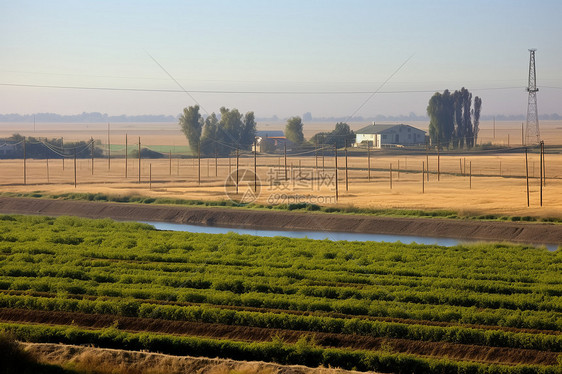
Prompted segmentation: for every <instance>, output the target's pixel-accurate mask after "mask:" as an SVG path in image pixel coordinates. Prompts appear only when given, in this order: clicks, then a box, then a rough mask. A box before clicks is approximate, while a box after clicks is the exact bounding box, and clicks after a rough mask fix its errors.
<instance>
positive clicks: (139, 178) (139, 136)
mask: <svg viewBox="0 0 562 374" xmlns="http://www.w3.org/2000/svg"><path fill="white" fill-rule="evenodd" d="M140 182H141V141H140V136H139V183H140Z"/></svg>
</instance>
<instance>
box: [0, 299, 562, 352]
mask: <svg viewBox="0 0 562 374" xmlns="http://www.w3.org/2000/svg"><path fill="white" fill-rule="evenodd" d="M0 307H4V308H26V309H34V310H60V311H72V312H82V313H99V314H111V315H122V316H128V317H140V318H154V319H164V320H180V321H191V322H205V323H222V324H227V325H239V326H251V327H264V328H276V329H289V330H303V331H310V332H327V333H342V334H359V335H367V336H373V337H385V338H403V339H411V340H422V341H436V342H439V341H444V342H451V343H460V344H476V345H483V346H496V347H509V348H526V349H538V350H547V351H554V352H562V335H547V334H531V333H519V332H511V331H501V330H484V329H476V328H468V327H463V326H426V325H415V324H405V323H396V322H384V321H373V320H364V319H359V318H348V319H344V318H333V317H322V316H310V315H294V314H288V313H268V312H266V313H262V312H252V311H237V310H229V309H221V308H216V307H210V306H205V305H203V306H201V305H197V306H178V305H154V304H150V303H140V302H138V301H133V300H120V301H102V300H96V301H94V300H69V299H58V298H42V297H29V296H23V297H20V296H12V295H2V296H0Z"/></svg>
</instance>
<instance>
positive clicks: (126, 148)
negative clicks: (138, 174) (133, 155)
mask: <svg viewBox="0 0 562 374" xmlns="http://www.w3.org/2000/svg"><path fill="white" fill-rule="evenodd" d="M128 152H129V145H128V144H127V134H125V179H127V169H128V166H129V158H128V157H129V156H128V154H127V153H128Z"/></svg>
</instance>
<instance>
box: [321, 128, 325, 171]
mask: <svg viewBox="0 0 562 374" xmlns="http://www.w3.org/2000/svg"><path fill="white" fill-rule="evenodd" d="M320 149H321V150H322V171H324V136H322V143H320Z"/></svg>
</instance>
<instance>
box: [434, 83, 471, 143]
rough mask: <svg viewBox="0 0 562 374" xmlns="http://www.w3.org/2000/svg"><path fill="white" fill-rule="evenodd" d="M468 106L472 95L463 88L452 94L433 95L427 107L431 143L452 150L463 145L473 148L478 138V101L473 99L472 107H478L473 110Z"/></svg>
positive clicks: (446, 92) (447, 91) (447, 92)
mask: <svg viewBox="0 0 562 374" xmlns="http://www.w3.org/2000/svg"><path fill="white" fill-rule="evenodd" d="M471 105H472V94H471V93H470V91H468V90H467V89H466V88H464V87H463V88H461V89H460V91H455V92H454V93H453V94H451V93H450V92H449V90H445V91H444V92H443V93H442V94H441V93H439V92H436V93H435V94H434V95H433V96H432V97H431V99H429V104H428V106H427V114H428V115H429V118H430V122H429V136H430V138H431V143H432V144H433V145H435V144H440V145H441V146H445V147H447V146H449V145H452V146H453V148H457V147H458V148H464V146H465V144H466V147H468V148H471V147H473V146H474V145H475V144H476V137H477V136H478V125H479V121H480V107H481V105H482V100H481V99H480V98H479V97H476V98H475V99H474V106H475V108H476V106H477V105H478V109H477V110H475V111H473V110H471V109H470V107H471ZM472 117H474V121H475V123H474V124H473V123H472Z"/></svg>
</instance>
